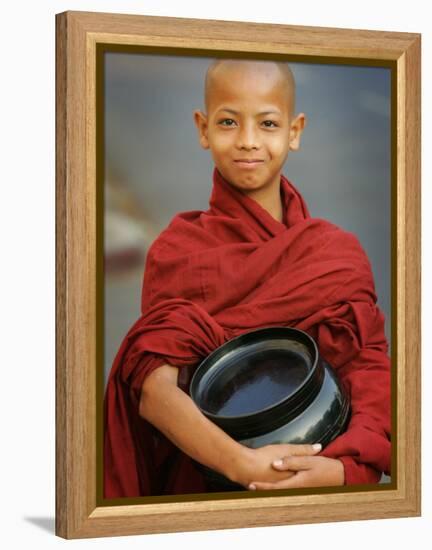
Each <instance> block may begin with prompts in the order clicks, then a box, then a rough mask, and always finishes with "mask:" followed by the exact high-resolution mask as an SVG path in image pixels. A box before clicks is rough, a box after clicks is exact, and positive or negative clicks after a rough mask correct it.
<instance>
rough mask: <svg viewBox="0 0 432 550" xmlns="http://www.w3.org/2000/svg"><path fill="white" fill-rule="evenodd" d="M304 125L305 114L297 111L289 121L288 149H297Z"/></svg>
mask: <svg viewBox="0 0 432 550" xmlns="http://www.w3.org/2000/svg"><path fill="white" fill-rule="evenodd" d="M305 127H306V115H305V114H304V113H299V114H298V115H297V116H296V117H295V118H294V119H293V120H292V122H291V128H290V150H291V151H298V150H299V148H300V137H301V135H302V132H303V130H304V128H305Z"/></svg>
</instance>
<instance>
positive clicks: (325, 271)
mask: <svg viewBox="0 0 432 550" xmlns="http://www.w3.org/2000/svg"><path fill="white" fill-rule="evenodd" d="M213 179H214V181H213V191H212V195H211V198H210V208H209V210H207V211H206V212H201V211H193V212H183V213H180V214H178V215H177V216H175V217H174V218H173V220H172V221H171V223H170V225H169V226H168V228H167V229H165V230H164V231H163V232H162V233H161V235H160V236H159V237H158V239H157V240H156V241H155V242H154V243H153V245H152V246H151V248H150V250H149V252H148V257H147V261H146V269H145V276H144V285H143V293H142V308H141V309H142V316H141V317H140V319H138V321H136V323H135V324H134V325H133V326H132V327H131V329H130V330H129V332H128V334H127V335H126V337H125V339H124V341H123V342H122V344H121V347H120V349H119V351H118V353H117V356H116V357H115V360H114V363H113V366H112V369H111V373H110V376H109V380H108V384H107V389H106V394H105V403H104V408H105V409H104V412H105V420H104V425H105V439H104V496H105V498H115V497H135V496H141V495H160V494H181V493H196V492H207V491H208V488H207V487H206V485H205V481H204V480H203V477H202V475H201V473H200V472H199V471H198V470H197V468H196V467H195V465H194V463H193V462H192V460H191V459H190V458H189V457H188V456H186V455H185V454H184V453H182V452H181V451H180V450H179V449H177V448H175V447H174V445H173V444H172V443H171V442H170V441H169V440H168V439H166V438H165V436H164V435H162V434H161V433H160V432H159V431H158V430H157V429H156V428H154V427H153V426H152V425H151V424H149V423H148V422H147V421H145V420H144V419H142V418H141V417H139V415H138V403H139V399H140V393H141V386H142V384H143V380H144V378H145V377H146V376H147V375H148V374H149V373H150V372H151V371H153V370H154V369H156V368H158V367H159V366H161V365H163V364H166V363H168V364H170V365H173V366H175V367H178V368H179V385H180V387H182V388H183V389H184V390H185V391H188V381H189V380H190V376H191V373H192V372H193V369H194V368H195V367H196V366H197V365H198V364H199V363H200V362H201V361H202V360H203V359H204V358H205V357H206V356H207V355H208V354H209V353H211V352H212V351H213V350H214V349H215V348H217V347H218V346H220V345H222V344H223V343H224V342H226V341H227V340H229V339H231V338H233V337H235V336H238V335H239V334H242V333H243V332H246V331H249V330H253V329H257V328H260V327H266V326H290V327H296V328H299V329H301V330H304V331H306V332H307V333H309V334H310V335H311V336H312V337H313V338H314V339H315V340H316V342H317V344H318V347H319V350H320V353H321V355H322V356H323V358H324V359H325V360H326V361H327V362H328V363H329V364H330V365H332V367H333V368H334V369H335V370H336V371H337V374H338V376H339V379H340V380H341V382H342V384H343V385H344V387H345V388H346V390H347V391H348V393H349V395H350V399H351V408H352V416H351V420H350V423H349V426H348V428H347V430H346V432H345V433H344V434H342V435H340V436H339V437H337V438H336V439H335V440H334V441H333V442H332V443H330V444H329V445H328V446H327V447H326V448H325V449H324V450H323V451H322V453H321V454H322V455H324V456H327V457H331V458H339V459H340V460H341V461H342V462H343V464H344V468H345V483H346V484H358V483H376V482H378V481H379V479H380V476H381V472H386V473H390V360H389V357H388V344H387V341H386V338H385V334H384V316H383V314H382V312H381V311H380V309H379V308H378V307H377V305H376V301H377V297H376V294H375V288H374V281H373V275H372V271H371V266H370V263H369V261H368V258H367V256H366V254H365V252H364V251H363V249H362V247H361V245H360V244H359V241H358V239H357V238H356V237H355V236H354V235H353V234H352V233H349V232H347V231H344V230H342V229H340V228H338V227H337V226H336V225H334V224H332V223H330V222H328V221H325V220H322V219H316V218H311V217H310V214H309V212H308V209H307V206H306V204H305V202H304V200H303V198H302V197H301V195H300V193H299V192H298V191H297V190H296V189H295V188H294V186H293V185H292V184H291V183H290V182H289V181H288V180H287V179H286V178H285V177H284V176H282V177H281V198H282V203H283V207H284V221H285V224H283V223H280V222H278V221H277V220H275V219H274V218H273V217H272V216H271V215H270V214H269V213H268V212H267V211H266V210H265V209H263V208H262V207H261V206H260V205H259V204H258V203H257V202H255V201H254V200H253V199H251V198H249V197H247V196H246V195H243V194H242V193H241V192H240V191H238V190H237V189H235V188H234V187H232V186H231V185H230V184H229V183H227V182H226V181H225V180H224V179H223V177H222V176H221V174H220V173H219V172H218V171H217V169H215V171H214V178H213Z"/></svg>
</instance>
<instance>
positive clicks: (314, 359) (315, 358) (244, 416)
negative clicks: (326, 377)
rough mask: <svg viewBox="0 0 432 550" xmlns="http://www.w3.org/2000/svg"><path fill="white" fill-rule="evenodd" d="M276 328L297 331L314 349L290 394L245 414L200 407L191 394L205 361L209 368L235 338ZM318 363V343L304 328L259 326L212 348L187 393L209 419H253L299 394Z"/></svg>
mask: <svg viewBox="0 0 432 550" xmlns="http://www.w3.org/2000/svg"><path fill="white" fill-rule="evenodd" d="M278 330H282V331H283V332H286V333H288V332H289V333H294V334H296V333H297V334H299V335H301V336H302V337H303V339H306V340H307V341H308V342H309V343H310V344H311V345H312V348H313V351H314V355H313V357H312V358H311V366H310V369H309V372H308V374H307V376H305V378H304V379H303V381H302V382H301V383H300V384H299V386H298V387H297V388H296V389H295V390H293V391H292V392H291V393H290V394H288V395H286V396H285V397H283V398H282V399H280V400H279V401H276V402H274V403H272V404H271V405H268V406H267V407H264V408H262V409H259V410H257V411H254V412H251V413H246V414H238V415H220V414H215V413H211V412H209V411H207V410H206V409H205V408H203V407H201V406H200V405H199V404H198V403H197V401H196V399H195V394H193V389H194V387H195V386H196V387H198V382H199V380H198V378H199V377H200V376H201V378H202V376H203V375H204V374H205V372H206V370H205V367H206V366H207V363H210V367H209V368H211V362H212V359H214V356H216V355H219V354H220V352H221V350H222V349H223V348H224V346H227V347H228V345H232V344H233V343H235V342H236V341H237V340H241V339H244V338H245V337H250V338H252V337H253V336H254V335H255V334H256V333H265V334H268V333H270V334H271V332H277V331H278ZM271 339H272V338H264V339H263V341H265V340H271ZM275 339H276V338H275ZM277 339H278V340H280V339H281V338H277ZM286 339H287V340H293V341H299V340H296V339H295V338H286ZM300 343H304V342H300ZM320 364H321V361H320V355H319V350H318V345H317V343H316V342H315V340H314V338H312V336H311V335H310V334H308V333H307V332H305V331H304V330H301V329H298V328H295V327H287V326H283V325H276V326H266V327H261V328H258V329H253V330H250V331H247V332H243V333H242V334H239V335H238V336H235V337H234V338H231V339H230V340H227V341H226V342H224V343H223V344H222V345H221V346H219V347H217V348H216V349H215V350H213V351H212V352H211V353H210V354H209V355H208V356H207V357H206V358H205V359H204V360H203V361H202V362H201V363H200V364H199V365H198V366H197V368H196V369H195V372H194V373H193V375H192V378H191V381H190V384H189V393H190V396H191V398H192V400H193V401H194V403H195V404H196V405H197V407H198V408H199V409H200V410H201V412H202V413H203V414H205V416H206V417H207V418H209V419H217V420H218V421H221V422H223V421H226V422H234V421H236V420H239V421H241V420H250V421H253V420H254V419H256V418H257V417H261V416H262V415H263V414H266V413H269V412H271V411H273V410H274V409H277V408H278V407H283V406H284V405H285V403H286V402H288V401H290V400H292V398H293V397H294V396H296V395H298V394H301V393H302V392H303V391H304V390H305V387H306V386H308V385H309V384H310V382H311V380H312V379H313V378H315V377H316V372H317V369H318V368H319V365H320ZM203 369H204V372H203Z"/></svg>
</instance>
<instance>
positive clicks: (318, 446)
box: [312, 443, 322, 451]
mask: <svg viewBox="0 0 432 550" xmlns="http://www.w3.org/2000/svg"><path fill="white" fill-rule="evenodd" d="M312 449H313V450H314V451H321V449H322V445H321V443H314V444H313V445H312Z"/></svg>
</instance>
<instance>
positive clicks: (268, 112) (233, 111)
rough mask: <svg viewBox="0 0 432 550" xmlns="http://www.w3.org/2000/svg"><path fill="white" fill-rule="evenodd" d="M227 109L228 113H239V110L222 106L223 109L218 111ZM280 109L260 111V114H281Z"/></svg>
mask: <svg viewBox="0 0 432 550" xmlns="http://www.w3.org/2000/svg"><path fill="white" fill-rule="evenodd" d="M220 111H225V112H226V113H231V114H232V115H238V114H239V112H238V111H235V110H234V109H229V108H228V107H222V108H221V109H218V111H217V112H220ZM280 114H281V113H280V111H261V112H260V113H258V115H259V116H261V115H280Z"/></svg>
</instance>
